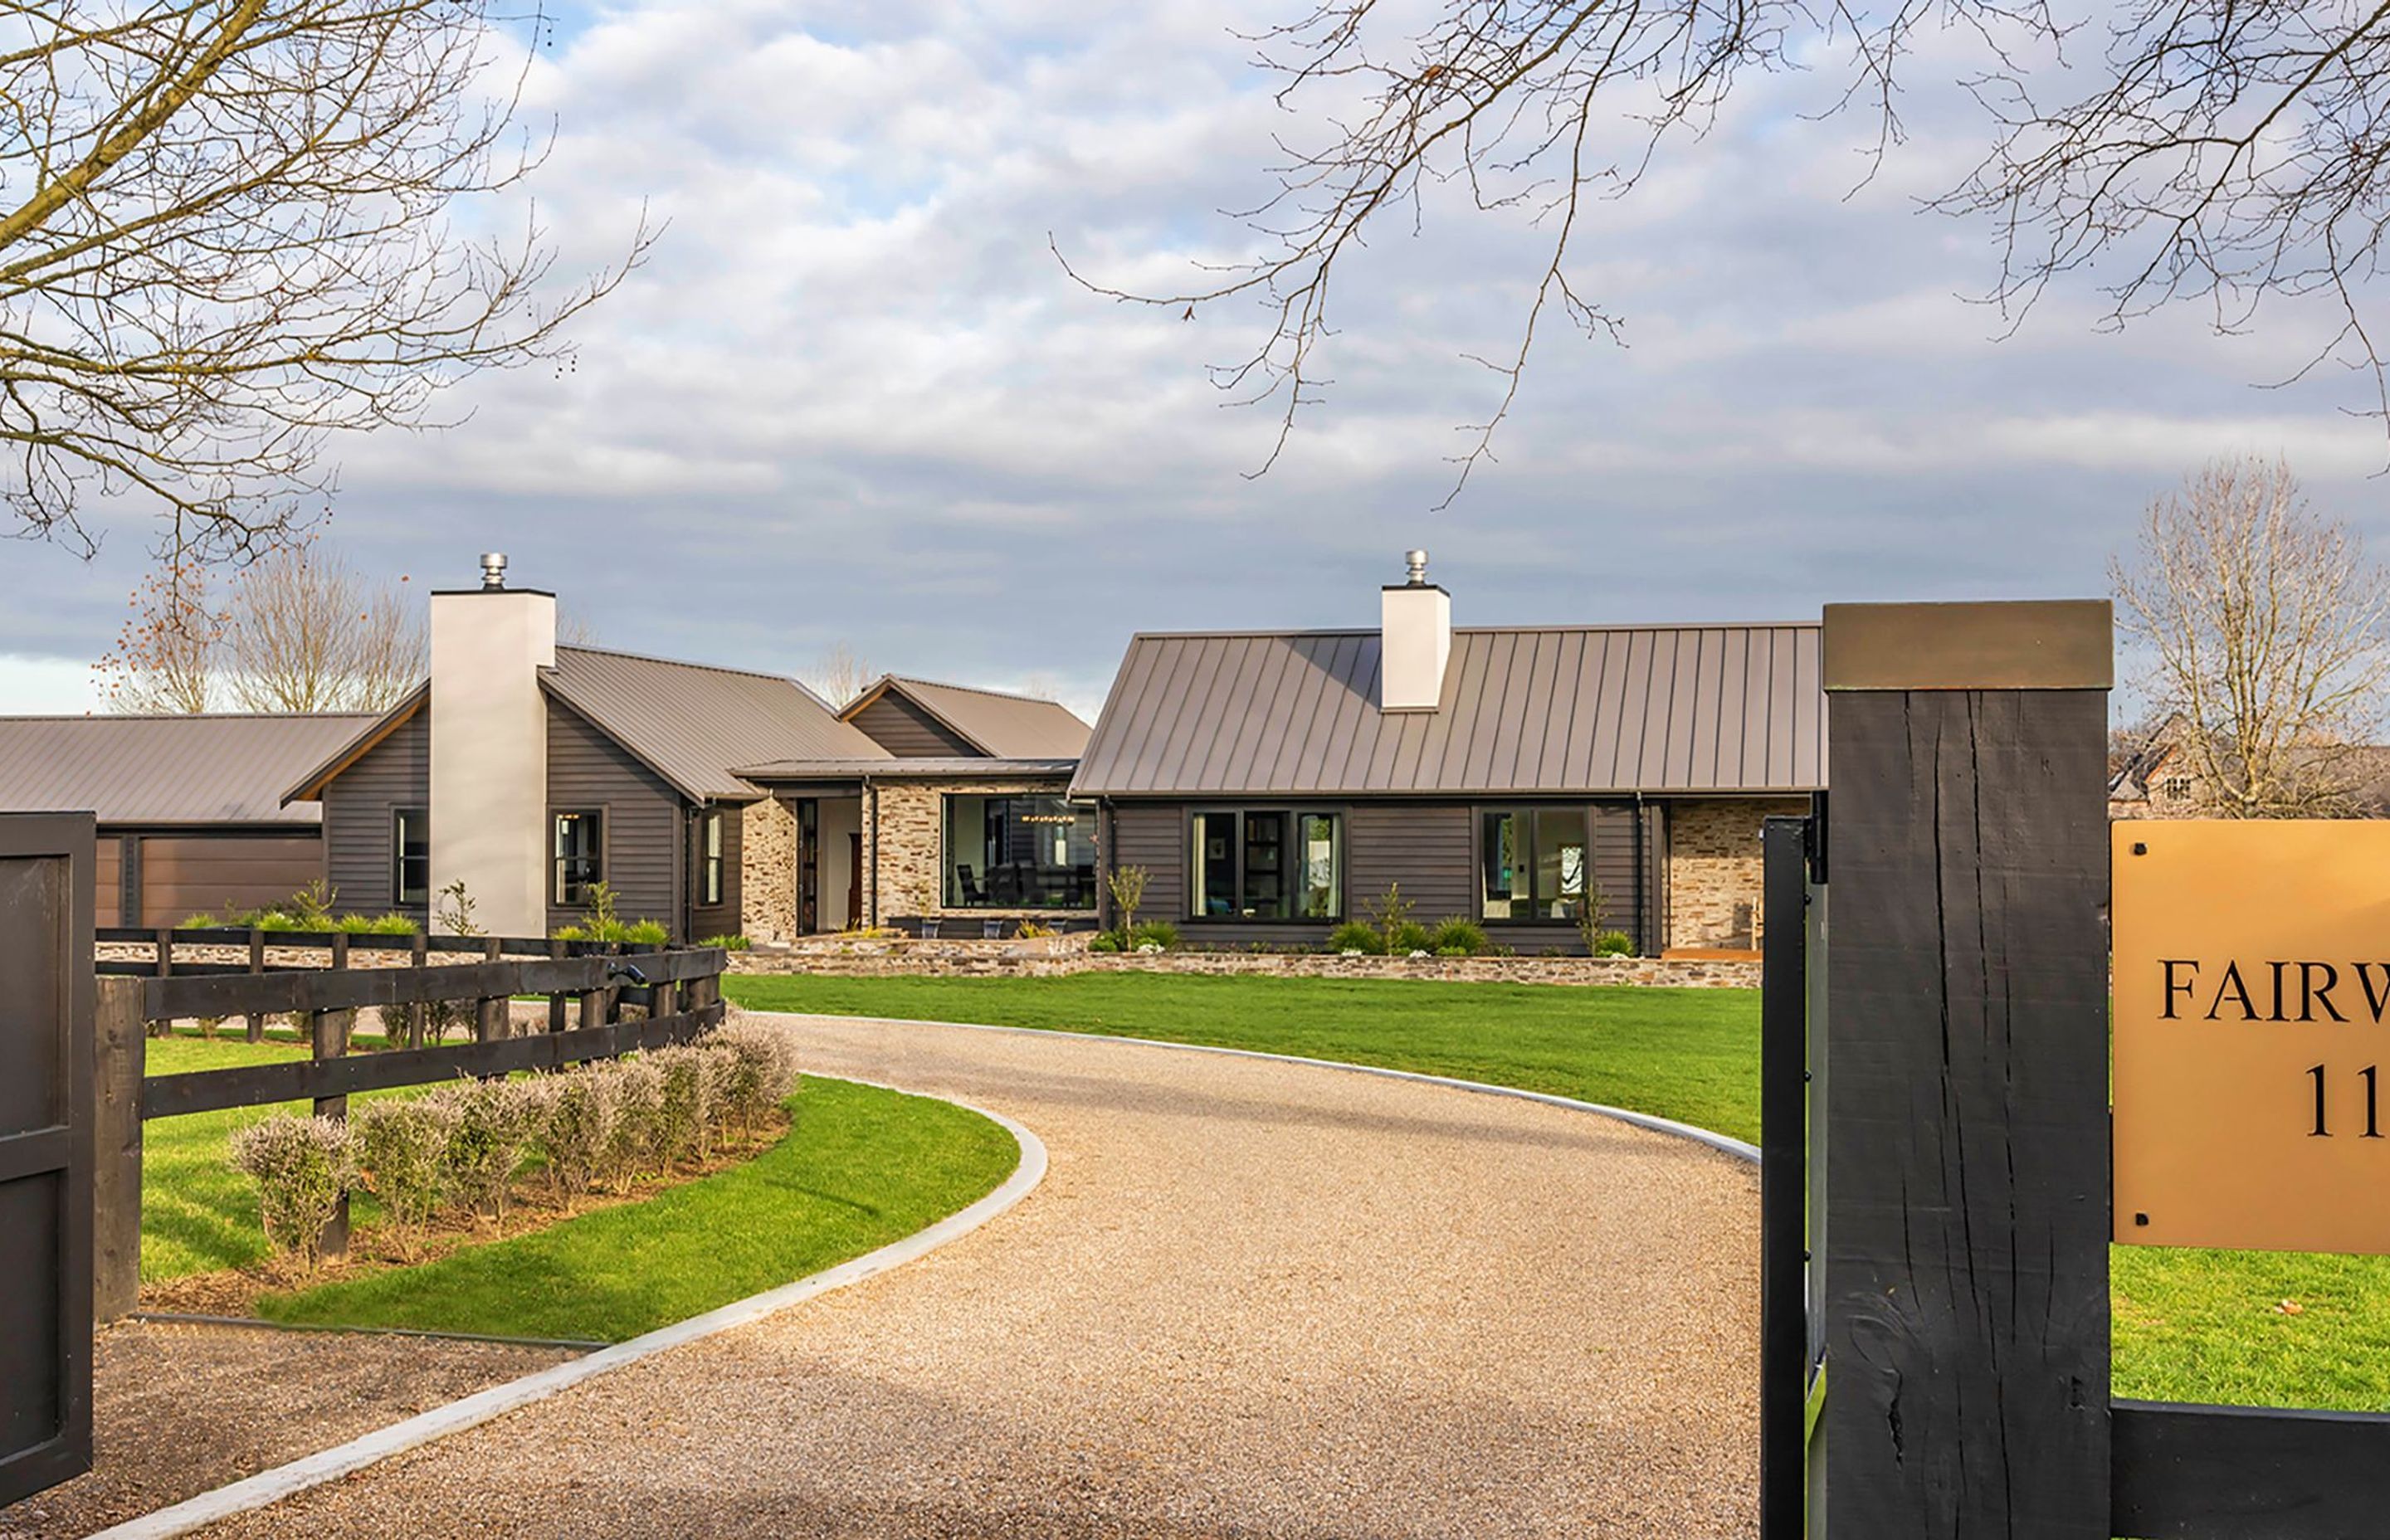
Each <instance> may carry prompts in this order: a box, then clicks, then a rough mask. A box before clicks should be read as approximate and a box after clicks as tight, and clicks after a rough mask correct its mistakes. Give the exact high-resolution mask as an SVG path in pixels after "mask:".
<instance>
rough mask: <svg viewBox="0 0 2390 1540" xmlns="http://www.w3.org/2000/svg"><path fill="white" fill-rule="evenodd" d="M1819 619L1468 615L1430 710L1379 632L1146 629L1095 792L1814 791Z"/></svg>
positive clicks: (1083, 776) (1078, 787) (1819, 780)
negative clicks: (1496, 618)
mask: <svg viewBox="0 0 2390 1540" xmlns="http://www.w3.org/2000/svg"><path fill="white" fill-rule="evenodd" d="M1818 635H1819V628H1818V623H1817V622H1795V623H1790V624H1775V625H1767V624H1763V625H1682V626H1553V627H1473V628H1458V627H1456V628H1455V629H1454V631H1453V634H1452V656H1451V661H1450V662H1449V664H1448V665H1447V666H1446V671H1445V677H1444V692H1443V698H1442V700H1441V702H1440V703H1439V705H1438V707H1437V709H1436V710H1435V711H1433V712H1382V711H1381V710H1380V709H1379V707H1378V699H1379V695H1378V665H1379V634H1378V633H1377V632H1376V631H1374V630H1370V631H1301V632H1242V633H1205V634H1195V635H1150V634H1149V635H1138V636H1137V637H1136V638H1134V639H1133V640H1132V641H1131V642H1130V643H1129V648H1128V653H1127V655H1126V656H1125V657H1124V659H1123V660H1122V661H1121V668H1120V673H1119V674H1118V675H1117V676H1116V677H1115V678H1114V679H1113V681H1112V688H1111V696H1110V697H1109V698H1108V699H1106V700H1105V702H1104V709H1103V712H1102V714H1101V715H1099V717H1098V718H1097V720H1096V726H1095V732H1094V735H1093V737H1092V738H1090V740H1089V742H1088V744H1087V749H1086V753H1085V754H1084V755H1083V756H1082V757H1081V759H1080V762H1079V773H1078V776H1077V778H1076V779H1074V780H1073V782H1072V787H1071V789H1072V792H1073V794H1074V795H1080V796H1138V795H1147V796H1224V795H1255V794H1258V795H1283V794H1292V793H1304V794H1316V795H1362V794H1372V793H1375V794H1383V795H1398V796H1399V795H1428V794H1435V793H1459V794H1467V795H1472V796H1476V795H1495V796H1503V795H1526V794H1534V793H1554V794H1582V793H1596V792H1600V793H1609V792H1626V791H1646V792H1691V793H1698V792H1729V791H1733V792H1798V791H1810V790H1815V789H1818V788H1820V787H1822V786H1823V785H1824V784H1825V764H1826V741H1825V738H1826V727H1825V718H1826V713H1825V696H1824V693H1823V690H1822V687H1821V686H1820V684H1819V677H1818V663H1819V651H1818Z"/></svg>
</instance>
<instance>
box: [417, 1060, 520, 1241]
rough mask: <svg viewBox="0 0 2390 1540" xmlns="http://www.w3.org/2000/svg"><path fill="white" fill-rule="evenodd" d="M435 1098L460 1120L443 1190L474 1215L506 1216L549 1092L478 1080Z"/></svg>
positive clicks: (452, 1087) (517, 1084) (449, 1156)
mask: <svg viewBox="0 0 2390 1540" xmlns="http://www.w3.org/2000/svg"><path fill="white" fill-rule="evenodd" d="M433 1095H434V1096H435V1097H438V1098H440V1099H442V1100H444V1101H446V1102H447V1103H448V1104H449V1105H450V1106H451V1107H453V1108H454V1109H455V1110H456V1132H455V1134H454V1135H453V1136H451V1137H450V1138H449V1141H448V1161H447V1166H446V1169H445V1170H444V1171H443V1173H442V1182H443V1186H444V1187H446V1188H447V1190H448V1193H449V1195H450V1196H451V1197H453V1198H455V1199H456V1201H457V1202H459V1203H462V1204H463V1205H465V1206H466V1207H467V1208H469V1209H470V1210H472V1212H474V1213H484V1214H489V1215H492V1216H494V1217H503V1216H504V1215H505V1213H506V1212H507V1194H508V1190H509V1189H510V1188H511V1187H513V1185H514V1179H515V1173H516V1172H518V1171H520V1170H521V1169H522V1165H523V1162H524V1161H526V1160H528V1159H530V1157H531V1152H532V1141H533V1137H534V1136H535V1135H536V1134H537V1133H538V1129H537V1126H536V1123H537V1119H538V1115H539V1113H540V1111H541V1110H542V1109H541V1106H540V1103H541V1101H542V1099H543V1097H544V1096H545V1092H544V1091H542V1090H541V1089H539V1088H537V1087H536V1086H534V1085H533V1084H528V1083H523V1084H519V1083H517V1082H514V1081H510V1080H477V1081H464V1082H459V1083H458V1084H455V1085H451V1086H449V1087H447V1088H446V1089H445V1090H442V1091H438V1092H434V1093H433Z"/></svg>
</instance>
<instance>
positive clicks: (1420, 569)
mask: <svg viewBox="0 0 2390 1540" xmlns="http://www.w3.org/2000/svg"><path fill="white" fill-rule="evenodd" d="M1403 561H1404V563H1405V564H1406V565H1407V566H1408V567H1409V568H1410V582H1411V585H1412V586H1413V587H1425V586H1426V584H1427V553H1426V552H1425V551H1405V552H1404V553H1403Z"/></svg>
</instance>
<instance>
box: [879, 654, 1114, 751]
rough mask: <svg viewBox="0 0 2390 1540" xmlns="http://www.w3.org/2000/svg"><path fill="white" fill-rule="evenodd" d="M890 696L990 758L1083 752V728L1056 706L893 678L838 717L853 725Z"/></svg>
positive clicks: (963, 687)
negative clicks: (866, 710) (898, 697)
mask: <svg viewBox="0 0 2390 1540" xmlns="http://www.w3.org/2000/svg"><path fill="white" fill-rule="evenodd" d="M892 691H893V693H895V694H898V695H901V696H903V697H904V698H905V699H907V700H910V701H912V702H913V704H915V705H917V706H919V707H920V708H921V710H923V711H925V712H929V713H930V715H931V716H932V717H933V718H935V719H936V720H937V722H938V723H939V724H940V725H943V726H944V727H945V728H946V729H947V730H949V731H950V732H952V733H954V735H955V736H956V737H957V738H962V739H964V740H965V741H966V742H968V743H969V744H970V746H971V747H972V748H974V749H976V750H978V751H980V752H981V753H983V754H986V755H989V756H991V757H993V758H996V759H1071V758H1073V757H1075V756H1076V755H1077V754H1079V753H1080V751H1083V750H1085V749H1086V746H1087V734H1088V727H1087V725H1086V723H1084V722H1082V721H1080V720H1079V718H1078V716H1077V715H1076V714H1075V713H1074V712H1072V711H1071V709H1070V708H1069V707H1067V706H1065V705H1063V704H1061V703H1060V701H1056V700H1040V699H1036V698H1035V697H1034V696H1026V695H1008V694H1006V693H1005V692H1003V691H1001V690H983V689H975V688H973V687H970V686H969V685H944V684H940V683H938V682H937V681H936V680H933V679H912V678H907V677H906V676H904V675H902V674H883V675H881V676H880V682H879V683H877V684H875V685H873V686H872V687H870V688H869V689H867V690H865V691H864V692H863V693H862V694H861V695H858V696H856V697H855V698H854V700H853V701H851V702H849V703H848V705H847V707H846V709H845V710H844V711H842V712H839V713H838V714H839V716H840V717H841V718H842V720H844V721H847V722H853V721H854V719H855V716H856V715H857V713H859V712H862V711H863V710H864V708H866V707H867V706H869V705H870V704H871V703H872V702H873V701H875V700H877V699H880V697H881V696H882V695H885V694H888V693H890V692H892Z"/></svg>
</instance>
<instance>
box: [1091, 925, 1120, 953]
mask: <svg viewBox="0 0 2390 1540" xmlns="http://www.w3.org/2000/svg"><path fill="white" fill-rule="evenodd" d="M1120 949H1121V943H1120V936H1119V935H1118V934H1117V933H1115V932H1113V931H1111V930H1099V931H1097V932H1096V933H1095V934H1094V935H1092V936H1089V937H1088V938H1087V950H1088V951H1090V952H1117V951H1119V950H1120Z"/></svg>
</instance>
